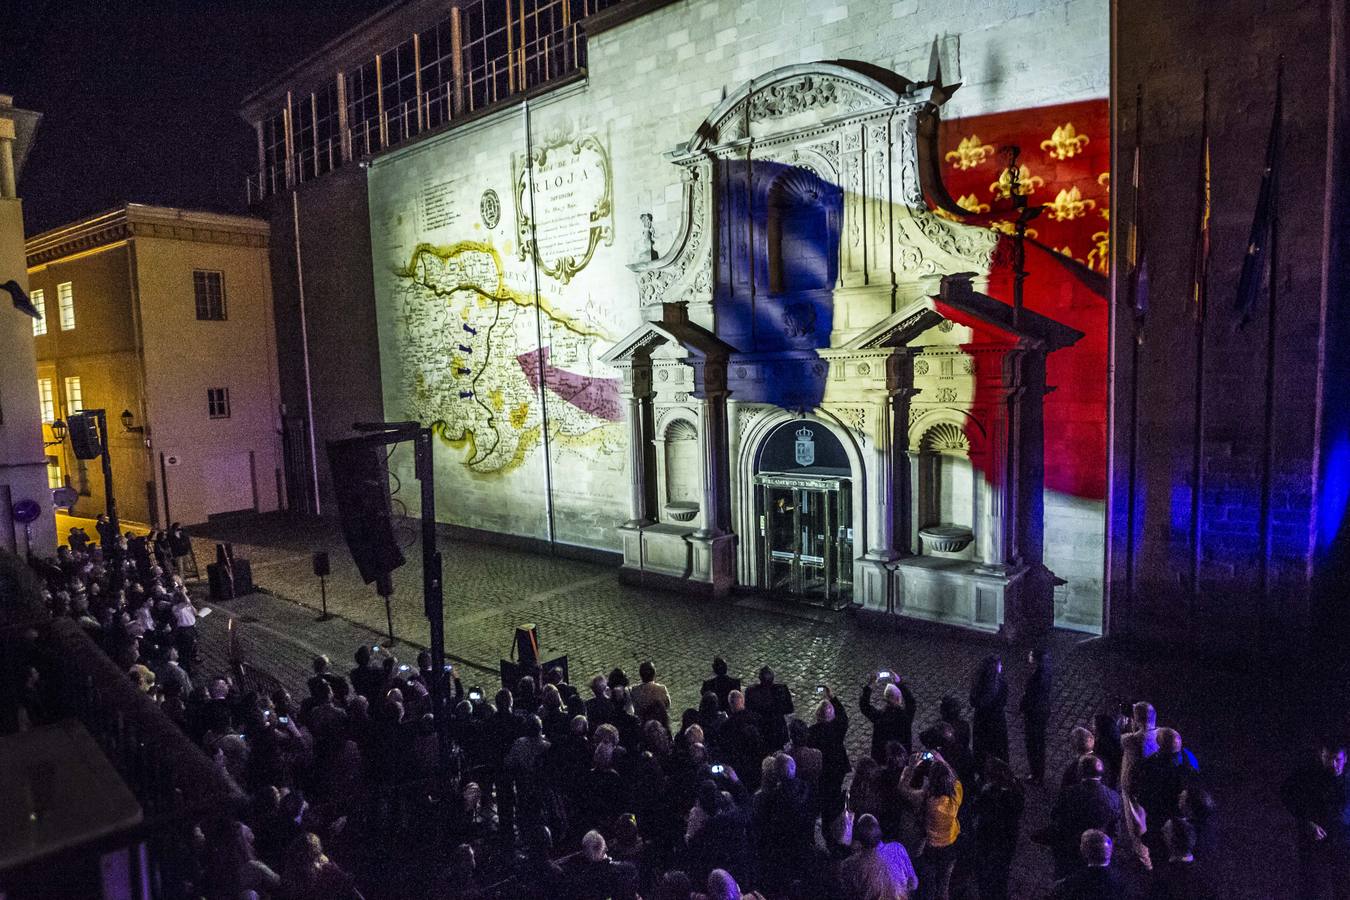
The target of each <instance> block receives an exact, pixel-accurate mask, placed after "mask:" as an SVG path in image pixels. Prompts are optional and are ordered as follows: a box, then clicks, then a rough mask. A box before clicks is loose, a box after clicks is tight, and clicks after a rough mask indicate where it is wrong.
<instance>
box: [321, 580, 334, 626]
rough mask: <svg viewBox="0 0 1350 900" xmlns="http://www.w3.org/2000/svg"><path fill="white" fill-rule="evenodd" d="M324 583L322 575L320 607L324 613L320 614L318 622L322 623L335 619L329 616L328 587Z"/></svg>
mask: <svg viewBox="0 0 1350 900" xmlns="http://www.w3.org/2000/svg"><path fill="white" fill-rule="evenodd" d="M324 581H325V579H324V577H323V576H322V575H320V576H319V604H320V606H321V607H322V608H323V612H322V613H320V614H319V618H318V621H320V622H327V621H328V620H329V619H331V618H333V617H332V616H330V615H329V614H328V586H327V585H326V584H325V583H324Z"/></svg>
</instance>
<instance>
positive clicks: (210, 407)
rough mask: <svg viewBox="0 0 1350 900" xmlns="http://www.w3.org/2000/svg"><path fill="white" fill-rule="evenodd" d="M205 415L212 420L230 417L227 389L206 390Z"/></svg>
mask: <svg viewBox="0 0 1350 900" xmlns="http://www.w3.org/2000/svg"><path fill="white" fill-rule="evenodd" d="M206 413H207V415H209V416H210V417H211V418H213V419H228V418H229V417H230V389H229V388H207V389H206Z"/></svg>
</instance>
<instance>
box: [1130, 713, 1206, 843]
mask: <svg viewBox="0 0 1350 900" xmlns="http://www.w3.org/2000/svg"><path fill="white" fill-rule="evenodd" d="M1199 775H1200V773H1199V767H1198V766H1197V764H1196V762H1195V757H1194V756H1193V755H1192V754H1191V752H1190V751H1189V750H1187V749H1185V748H1184V747H1182V745H1181V735H1180V734H1177V732H1176V730H1175V729H1172V728H1159V729H1158V752H1157V753H1154V754H1153V755H1152V756H1150V757H1148V758H1147V759H1145V760H1143V761H1142V762H1141V763H1139V768H1138V771H1137V773H1136V774H1135V776H1134V778H1133V782H1134V799H1135V800H1136V801H1137V802H1138V803H1139V805H1140V806H1142V807H1143V809H1144V822H1145V824H1146V825H1147V827H1148V830H1147V831H1145V832H1144V844H1145V845H1146V846H1147V847H1148V849H1149V852H1151V853H1155V854H1158V856H1159V858H1161V857H1162V855H1163V854H1165V853H1166V852H1167V847H1166V844H1165V843H1164V841H1163V835H1162V826H1163V823H1164V822H1166V821H1167V820H1168V819H1170V818H1172V817H1173V816H1178V815H1180V814H1181V808H1180V806H1181V793H1182V791H1184V790H1186V788H1188V787H1189V786H1190V785H1191V784H1193V783H1194V782H1195V780H1196V779H1197V778H1198V777H1199Z"/></svg>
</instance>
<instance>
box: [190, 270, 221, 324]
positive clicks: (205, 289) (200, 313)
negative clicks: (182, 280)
mask: <svg viewBox="0 0 1350 900" xmlns="http://www.w3.org/2000/svg"><path fill="white" fill-rule="evenodd" d="M192 292H193V294H194V295H195V297H196V300H197V319H198V321H202V322H223V321H225V275H224V273H222V272H210V271H205V270H202V269H196V270H194V271H193V273H192Z"/></svg>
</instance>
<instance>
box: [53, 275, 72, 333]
mask: <svg viewBox="0 0 1350 900" xmlns="http://www.w3.org/2000/svg"><path fill="white" fill-rule="evenodd" d="M56 303H57V305H58V306H59V307H60V308H61V330H62V331H70V330H72V329H73V328H74V327H75V289H74V287H73V286H72V285H71V283H70V282H69V281H63V282H61V283H60V284H58V285H57V286H56Z"/></svg>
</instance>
